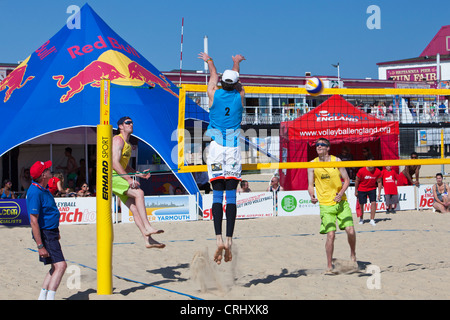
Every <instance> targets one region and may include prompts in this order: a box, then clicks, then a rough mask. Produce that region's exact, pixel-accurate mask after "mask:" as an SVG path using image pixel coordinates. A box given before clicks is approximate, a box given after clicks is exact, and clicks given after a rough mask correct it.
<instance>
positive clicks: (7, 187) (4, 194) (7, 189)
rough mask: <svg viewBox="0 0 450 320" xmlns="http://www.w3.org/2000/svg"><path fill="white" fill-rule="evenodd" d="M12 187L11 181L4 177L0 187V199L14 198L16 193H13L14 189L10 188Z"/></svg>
mask: <svg viewBox="0 0 450 320" xmlns="http://www.w3.org/2000/svg"><path fill="white" fill-rule="evenodd" d="M11 188H12V182H11V180H9V179H5V181H3V186H2V188H1V189H0V198H1V199H16V195H15V194H14V191H12V190H11Z"/></svg>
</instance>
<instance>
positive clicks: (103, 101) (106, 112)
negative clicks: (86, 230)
mask: <svg viewBox="0 0 450 320" xmlns="http://www.w3.org/2000/svg"><path fill="white" fill-rule="evenodd" d="M109 119H110V80H101V87H100V124H99V125H98V126H97V294H98V295H110V294H112V243H113V228H112V215H111V202H112V201H111V196H112V192H111V187H112V181H111V180H112V126H111V125H110V124H109Z"/></svg>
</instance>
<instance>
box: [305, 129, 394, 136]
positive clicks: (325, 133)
mask: <svg viewBox="0 0 450 320" xmlns="http://www.w3.org/2000/svg"><path fill="white" fill-rule="evenodd" d="M378 132H385V133H390V132H391V128H390V127H383V128H378V127H375V128H361V129H353V128H345V129H326V130H319V131H303V132H299V134H300V135H301V136H304V137H308V136H317V135H319V136H342V135H367V134H369V135H372V134H376V133H378Z"/></svg>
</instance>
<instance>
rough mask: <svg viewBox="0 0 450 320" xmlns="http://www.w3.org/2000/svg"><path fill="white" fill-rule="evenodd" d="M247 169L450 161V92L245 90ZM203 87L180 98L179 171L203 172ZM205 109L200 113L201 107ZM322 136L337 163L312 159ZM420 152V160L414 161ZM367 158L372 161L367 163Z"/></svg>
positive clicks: (205, 147) (243, 141) (243, 147)
mask: <svg viewBox="0 0 450 320" xmlns="http://www.w3.org/2000/svg"><path fill="white" fill-rule="evenodd" d="M244 88H245V92H246V99H245V106H244V113H243V120H242V124H241V127H242V129H241V154H242V169H243V170H264V169H280V170H284V171H286V170H288V169H305V168H314V167H345V168H347V171H348V172H349V174H350V175H351V177H352V175H354V172H353V171H355V170H356V168H359V167H365V166H376V167H384V166H388V165H389V166H393V167H398V166H405V165H436V164H441V165H443V164H450V159H449V158H447V157H446V156H447V155H448V154H450V149H449V148H448V147H449V145H450V114H449V110H448V102H449V99H450V90H448V89H400V88H392V89H377V88H370V89H337V88H333V89H324V91H323V92H322V94H321V95H319V96H311V95H309V94H308V93H307V91H306V89H305V88H290V87H253V86H244ZM206 89H207V86H206V85H183V86H182V87H181V88H180V95H179V123H178V171H179V172H198V171H206V170H207V167H206V154H207V152H208V144H209V142H210V138H209V136H207V135H206V134H205V131H206V127H207V123H206V122H205V121H200V120H196V119H201V118H202V116H201V115H200V114H198V115H197V114H195V112H196V111H195V110H199V111H197V112H199V113H200V112H201V113H204V112H208V104H209V99H208V97H207V94H206ZM199 107H200V108H199ZM319 138H326V139H328V140H329V141H330V143H331V146H330V154H332V155H336V156H338V157H340V158H341V159H342V160H345V161H340V162H335V161H331V162H329V163H323V162H322V163H312V162H310V161H311V160H312V159H314V158H315V157H316V156H317V153H316V149H315V143H316V141H317V139H319ZM413 152H416V153H417V154H418V159H415V157H414V159H412V158H411V153H413ZM368 159H373V160H372V161H373V162H372V161H371V163H368Z"/></svg>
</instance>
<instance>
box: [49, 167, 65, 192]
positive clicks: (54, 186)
mask: <svg viewBox="0 0 450 320" xmlns="http://www.w3.org/2000/svg"><path fill="white" fill-rule="evenodd" d="M63 184H64V175H63V174H62V173H60V172H57V173H55V174H54V175H53V177H52V178H50V180H49V181H48V191H50V193H51V194H52V195H53V196H54V197H63V196H64V195H65V194H66V191H65V190H64V189H63V187H62V186H63Z"/></svg>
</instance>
